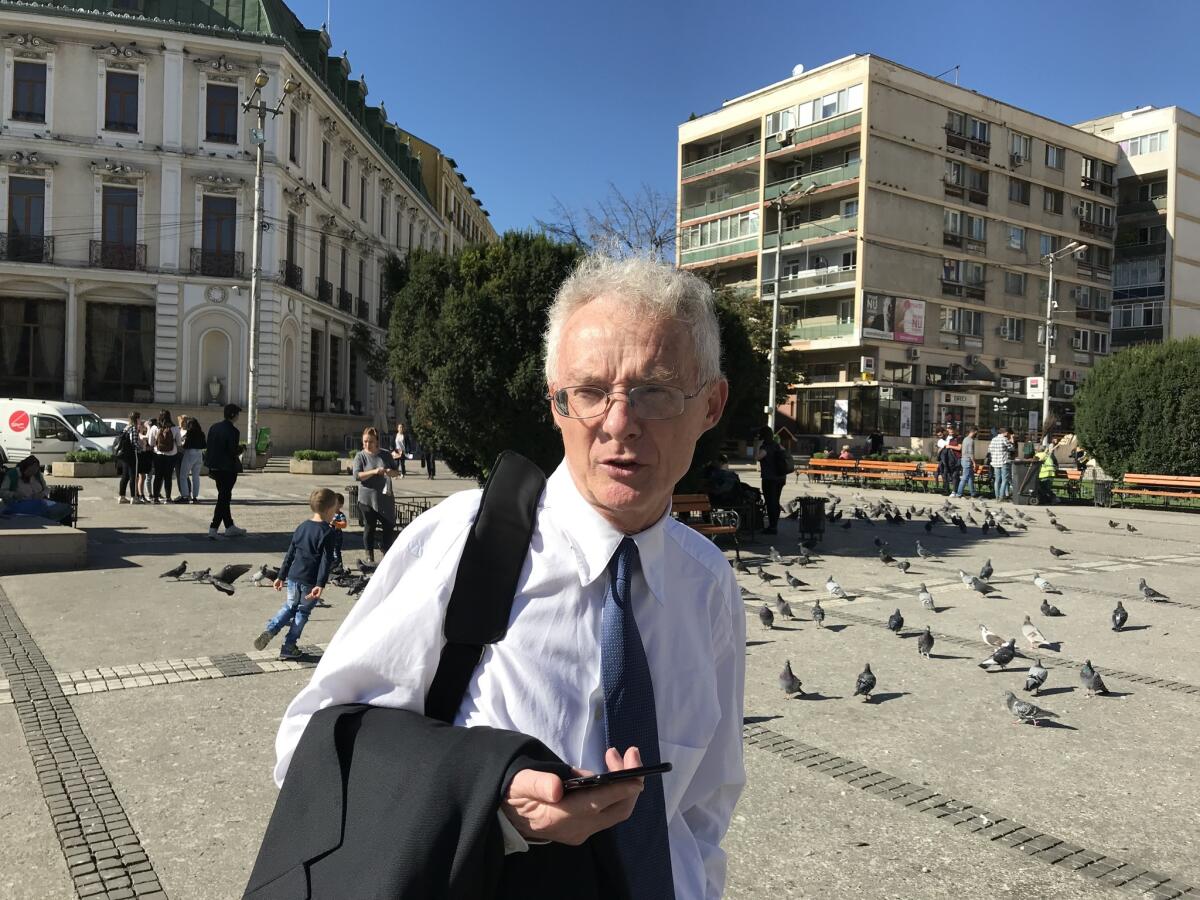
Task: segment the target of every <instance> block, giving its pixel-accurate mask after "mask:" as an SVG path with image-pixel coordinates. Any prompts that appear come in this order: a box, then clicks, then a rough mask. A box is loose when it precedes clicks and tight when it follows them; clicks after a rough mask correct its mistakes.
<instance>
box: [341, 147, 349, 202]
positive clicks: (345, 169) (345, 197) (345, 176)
mask: <svg viewBox="0 0 1200 900" xmlns="http://www.w3.org/2000/svg"><path fill="white" fill-rule="evenodd" d="M342 206H345V207H349V206H350V160H348V159H346V158H345V157H342Z"/></svg>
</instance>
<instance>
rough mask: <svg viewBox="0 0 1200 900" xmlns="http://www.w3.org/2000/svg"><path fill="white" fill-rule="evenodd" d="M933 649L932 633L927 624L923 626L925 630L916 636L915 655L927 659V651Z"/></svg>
mask: <svg viewBox="0 0 1200 900" xmlns="http://www.w3.org/2000/svg"><path fill="white" fill-rule="evenodd" d="M932 649H933V633H932V632H931V631H930V630H929V626H928V625H926V626H925V630H924V631H922V632H921V634H920V635H919V636H918V637H917V655H918V656H923V657H925V658H926V659H929V651H930V650H932Z"/></svg>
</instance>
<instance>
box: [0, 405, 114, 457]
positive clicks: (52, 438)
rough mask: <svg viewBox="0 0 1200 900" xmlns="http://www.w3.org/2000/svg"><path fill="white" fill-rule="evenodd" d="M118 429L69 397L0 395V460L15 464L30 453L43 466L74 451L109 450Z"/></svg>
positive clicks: (111, 447)
mask: <svg viewBox="0 0 1200 900" xmlns="http://www.w3.org/2000/svg"><path fill="white" fill-rule="evenodd" d="M118 436H119V432H117V431H116V430H114V429H113V428H112V427H110V426H109V425H108V424H106V423H105V422H104V420H103V419H101V418H100V417H99V416H98V415H96V414H95V413H94V412H92V411H91V410H90V409H88V408H87V407H86V406H83V405H81V404H79V403H72V402H71V401H69V400H22V399H20V398H12V397H0V462H7V463H8V464H9V465H15V464H16V463H18V462H20V461H21V460H22V459H24V458H25V457H26V456H29V455H30V454H31V453H32V454H33V455H34V456H36V457H37V458H38V460H39V461H40V462H41V464H42V465H43V466H48V465H50V464H51V463H54V462H64V461H65V460H66V456H67V454H68V453H71V452H72V451H74V450H100V451H102V452H104V453H111V452H112V450H113V447H114V446H115V445H116V442H117V437H118Z"/></svg>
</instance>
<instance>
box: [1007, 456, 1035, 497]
mask: <svg viewBox="0 0 1200 900" xmlns="http://www.w3.org/2000/svg"><path fill="white" fill-rule="evenodd" d="M1041 467H1042V461H1041V460H1040V459H1014V460H1013V461H1012V481H1013V483H1012V496H1013V503H1015V504H1017V506H1037V504H1038V470H1039V469H1041Z"/></svg>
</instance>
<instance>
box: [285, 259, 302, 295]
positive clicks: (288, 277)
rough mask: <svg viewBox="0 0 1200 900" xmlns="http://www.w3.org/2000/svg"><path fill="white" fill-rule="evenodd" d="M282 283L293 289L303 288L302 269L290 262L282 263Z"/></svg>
mask: <svg viewBox="0 0 1200 900" xmlns="http://www.w3.org/2000/svg"><path fill="white" fill-rule="evenodd" d="M283 285H284V287H290V288H291V289H292V290H293V291H302V290H304V270H303V269H302V268H300V267H299V266H298V265H296V264H295V263H292V262H287V261H285V262H284V264H283Z"/></svg>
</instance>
